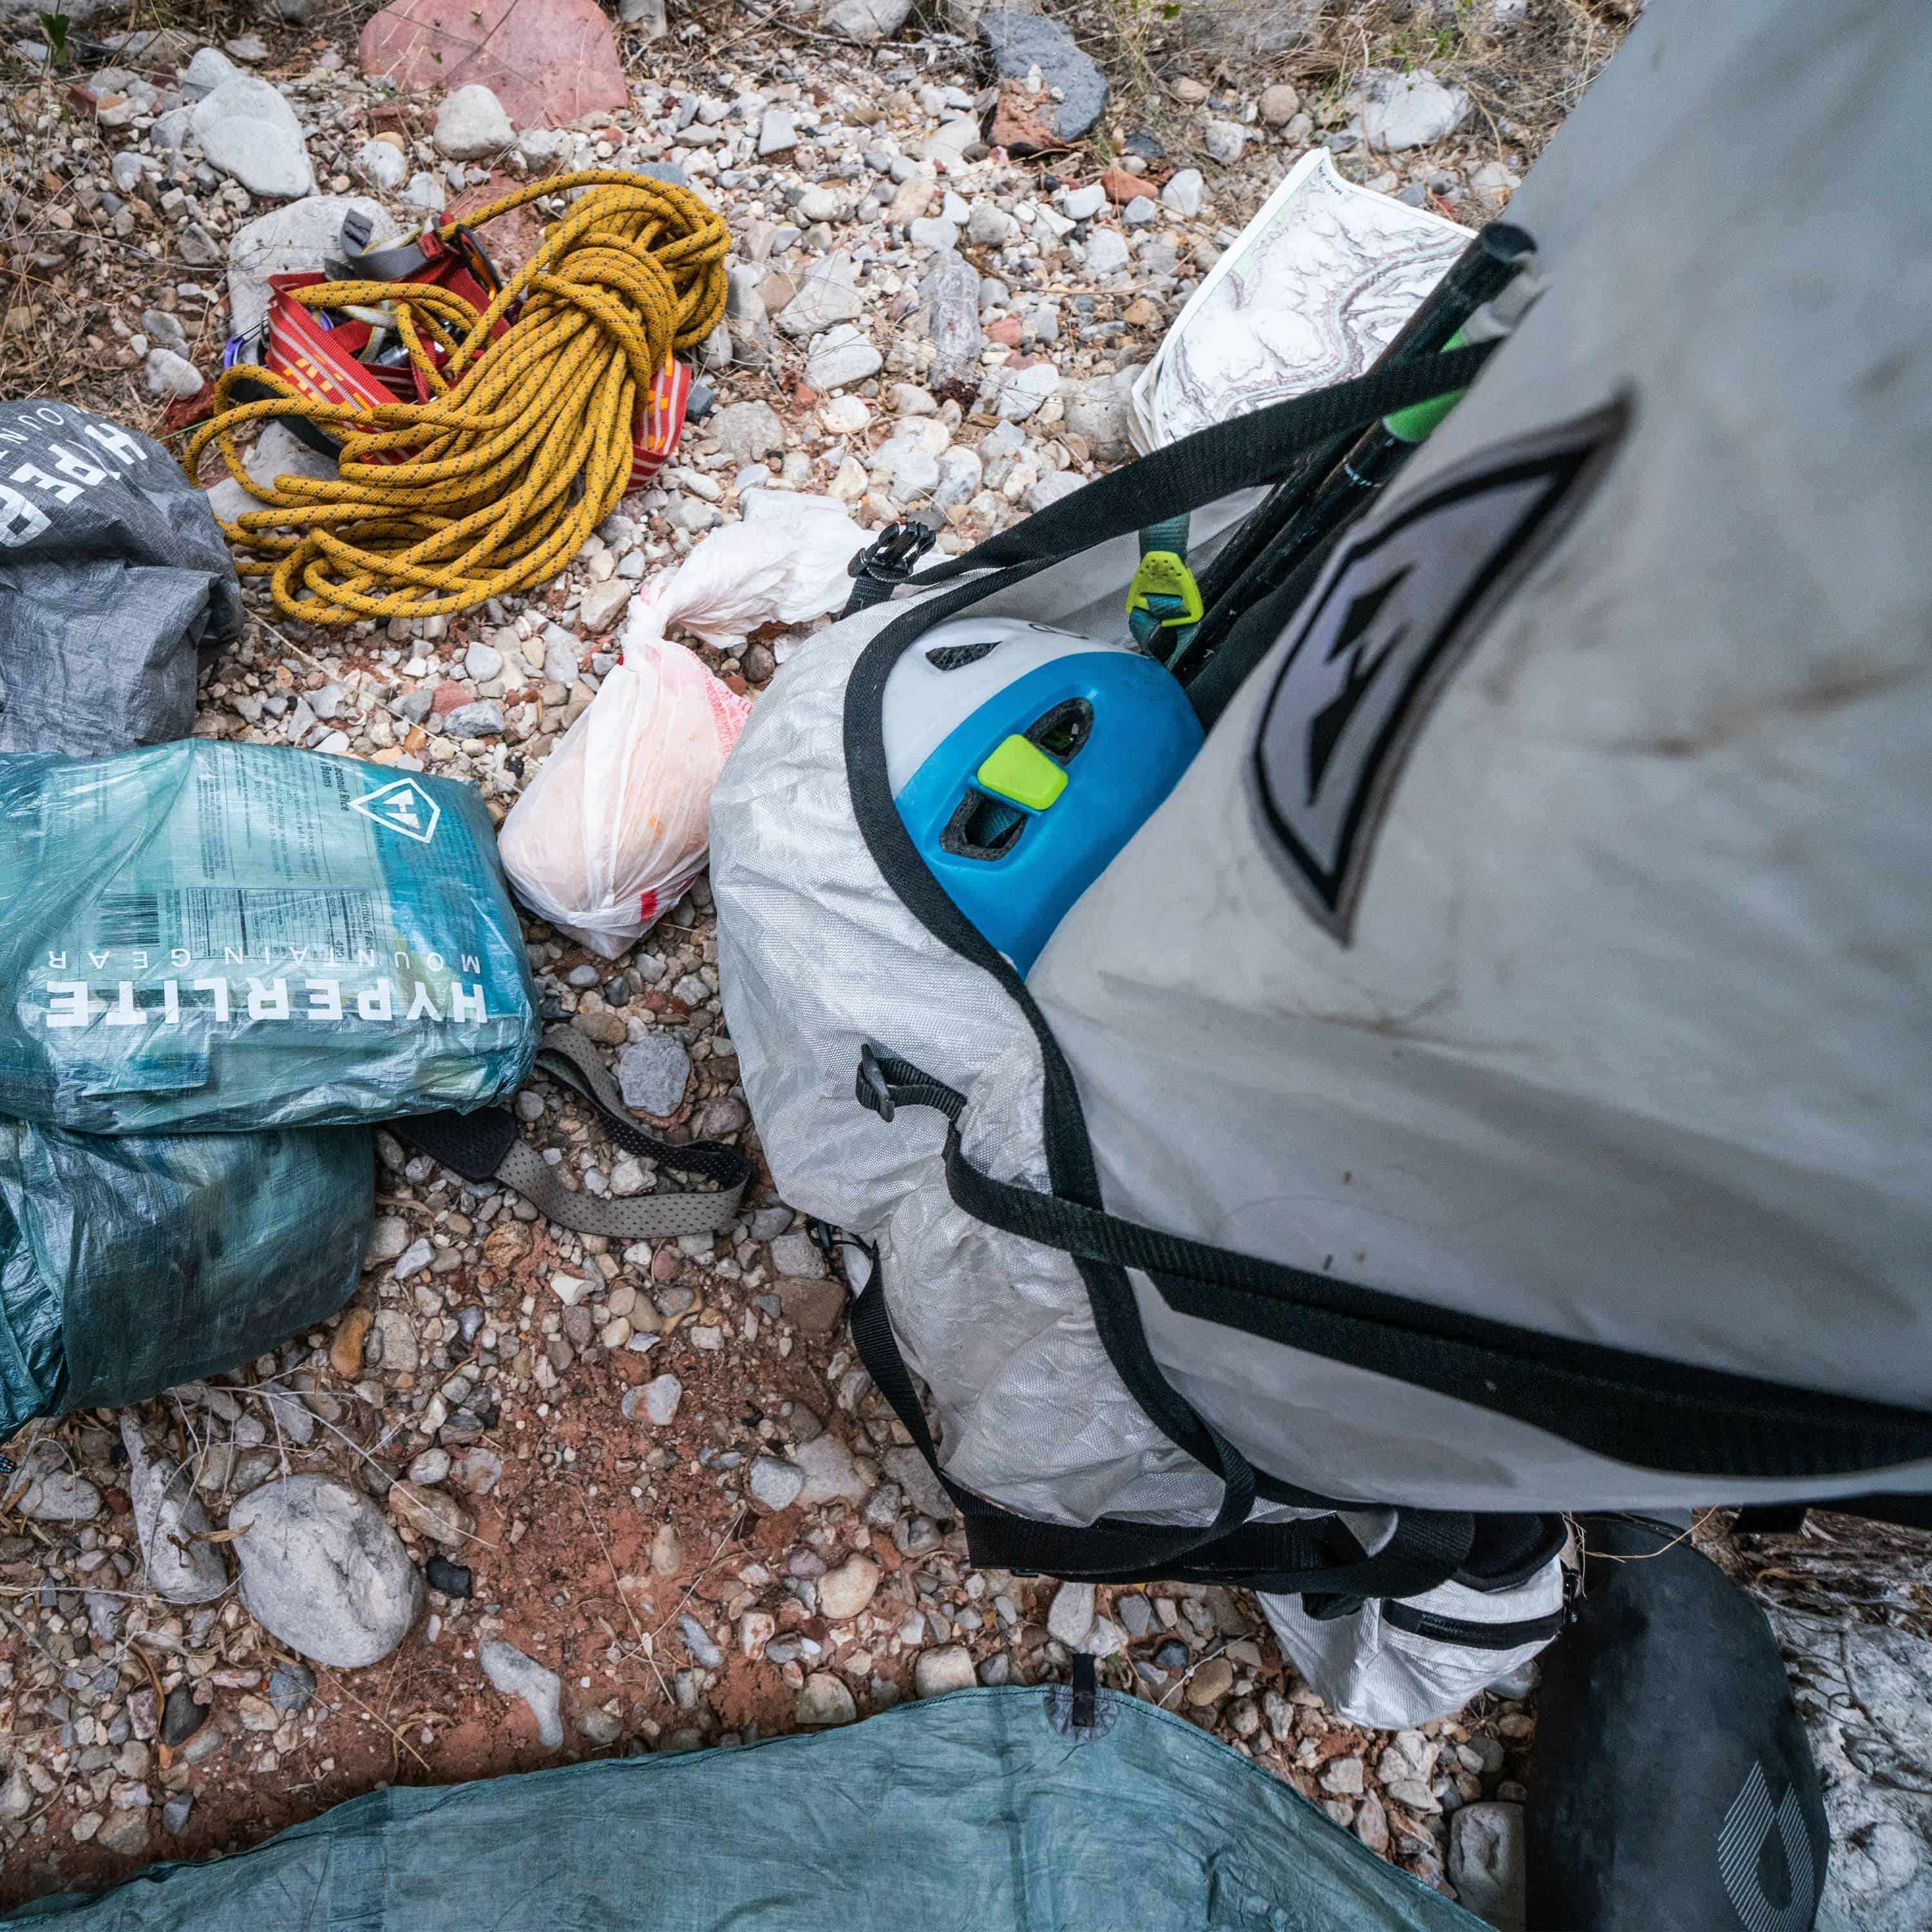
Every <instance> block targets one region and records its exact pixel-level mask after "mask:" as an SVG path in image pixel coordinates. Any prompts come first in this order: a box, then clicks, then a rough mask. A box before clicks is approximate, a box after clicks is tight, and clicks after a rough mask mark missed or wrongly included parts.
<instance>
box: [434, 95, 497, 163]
mask: <svg viewBox="0 0 1932 1932" xmlns="http://www.w3.org/2000/svg"><path fill="white" fill-rule="evenodd" d="M434 139H435V142H436V148H437V153H438V154H443V155H446V156H447V157H449V159H450V160H453V161H481V160H488V159H489V158H490V156H491V155H493V154H501V153H502V151H503V150H504V149H505V148H509V147H513V146H514V145H515V144H516V139H517V130H515V129H514V127H511V125H510V117H509V116H508V115H507V114H505V113H504V112H503V104H502V102H501V101H499V100H498V99H497V98H496V95H493V93H491V92H490V90H489V89H488V88H487V87H484V86H481V85H479V84H478V83H473V82H472V83H471V84H470V85H469V86H467V87H459V88H458V89H456V90H455V92H453V93H452V94H450V95H447V96H446V98H445V99H444V101H443V105H442V106H441V107H439V108H438V109H437V114H436V133H435V136H434Z"/></svg>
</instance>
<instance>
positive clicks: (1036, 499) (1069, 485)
mask: <svg viewBox="0 0 1932 1932" xmlns="http://www.w3.org/2000/svg"><path fill="white" fill-rule="evenodd" d="M1085 480H1086V479H1085V478H1084V477H1080V476H1076V475H1074V474H1073V472H1072V471H1070V470H1067V469H1050V470H1049V471H1048V472H1047V473H1046V475H1044V476H1043V477H1042V478H1040V481H1038V482H1037V483H1036V484H1034V486H1033V487H1032V488H1031V490H1028V492H1027V493H1026V506H1027V508H1028V509H1029V510H1043V509H1045V508H1046V507H1047V505H1049V504H1050V503H1057V502H1059V501H1060V499H1061V498H1062V497H1063V496H1072V495H1073V493H1074V491H1075V490H1078V489H1079V488H1080V487H1082V484H1084V483H1085Z"/></svg>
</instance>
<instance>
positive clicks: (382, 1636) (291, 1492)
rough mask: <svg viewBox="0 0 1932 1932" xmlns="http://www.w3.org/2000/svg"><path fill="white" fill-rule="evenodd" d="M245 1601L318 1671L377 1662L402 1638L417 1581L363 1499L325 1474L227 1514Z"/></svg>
mask: <svg viewBox="0 0 1932 1932" xmlns="http://www.w3.org/2000/svg"><path fill="white" fill-rule="evenodd" d="M228 1526H229V1529H236V1530H240V1531H242V1532H245V1533H244V1534H243V1535H241V1536H240V1537H239V1538H237V1539H236V1541H235V1543H234V1544H233V1546H232V1547H233V1550H234V1551H235V1553H236V1557H237V1559H238V1560H239V1562H240V1564H241V1566H242V1601H243V1602H244V1604H246V1605H247V1607H248V1611H249V1613H250V1614H251V1616H254V1619H255V1620H256V1621H257V1622H258V1623H259V1624H260V1625H261V1626H262V1627H263V1629H264V1630H266V1631H268V1633H269V1635H270V1636H271V1637H276V1638H278V1639H280V1640H281V1642H282V1643H285V1644H287V1646H288V1647H289V1648H290V1649H291V1650H293V1651H296V1652H299V1654H300V1655H302V1656H304V1657H307V1658H313V1659H314V1661H316V1662H317V1663H318V1664H332V1665H335V1667H338V1668H339V1669H342V1670H354V1669H357V1668H359V1667H361V1666H362V1665H364V1664H375V1663H378V1662H380V1661H381V1660H382V1659H383V1658H386V1657H387V1656H388V1655H389V1653H390V1652H391V1651H392V1650H394V1649H395V1647H396V1646H397V1645H398V1644H399V1643H401V1642H402V1640H403V1639H404V1637H405V1636H406V1635H407V1633H408V1631H409V1628H410V1625H412V1624H413V1623H414V1622H416V1613H417V1612H418V1611H419V1610H420V1609H421V1608H422V1580H421V1579H420V1578H419V1577H418V1576H417V1574H416V1568H415V1566H414V1565H413V1564H412V1563H411V1562H410V1559H409V1556H408V1553H407V1551H406V1550H404V1547H403V1544H402V1540H401V1538H400V1537H398V1535H397V1534H396V1532H395V1531H394V1530H393V1529H391V1528H390V1526H389V1524H388V1523H386V1522H385V1521H384V1520H383V1517H382V1516H381V1515H380V1514H379V1512H378V1511H377V1508H376V1506H375V1505H374V1503H372V1502H371V1501H370V1500H369V1499H368V1497H367V1496H359V1495H358V1494H357V1493H356V1491H355V1490H352V1489H350V1487H349V1486H348V1485H347V1484H346V1483H342V1482H338V1481H337V1480H336V1479H335V1478H334V1477H332V1476H318V1475H296V1476H288V1477H285V1478H283V1479H282V1480H281V1481H279V1482H275V1483H269V1484H264V1485H263V1487H260V1489H257V1490H254V1491H253V1492H252V1493H250V1494H249V1495H248V1496H244V1497H243V1498H242V1500H241V1501H240V1502H238V1503H237V1504H236V1505H235V1507H234V1508H233V1511H230V1512H229V1519H228Z"/></svg>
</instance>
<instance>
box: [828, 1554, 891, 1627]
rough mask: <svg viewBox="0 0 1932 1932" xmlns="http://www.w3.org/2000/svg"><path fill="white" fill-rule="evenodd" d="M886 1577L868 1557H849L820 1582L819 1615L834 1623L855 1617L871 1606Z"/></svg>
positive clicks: (829, 1571)
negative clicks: (883, 1576)
mask: <svg viewBox="0 0 1932 1932" xmlns="http://www.w3.org/2000/svg"><path fill="white" fill-rule="evenodd" d="M881 1574H883V1573H882V1572H881V1571H880V1568H879V1566H878V1565H877V1564H876V1563H874V1562H873V1561H872V1559H871V1558H870V1557H869V1556H848V1557H847V1558H846V1559H845V1561H844V1562H843V1563H841V1564H840V1565H838V1568H836V1569H835V1570H828V1571H826V1573H825V1574H824V1575H823V1577H820V1579H819V1583H818V1608H819V1613H820V1615H821V1616H824V1617H826V1618H829V1619H830V1620H831V1621H832V1622H834V1623H838V1622H843V1621H844V1619H846V1618H847V1617H856V1616H857V1615H858V1614H859V1612H860V1611H861V1610H863V1609H864V1608H865V1606H866V1605H867V1604H869V1603H870V1602H871V1601H872V1598H873V1596H874V1594H875V1593H876V1592H877V1589H878V1587H879V1578H880V1575H881Z"/></svg>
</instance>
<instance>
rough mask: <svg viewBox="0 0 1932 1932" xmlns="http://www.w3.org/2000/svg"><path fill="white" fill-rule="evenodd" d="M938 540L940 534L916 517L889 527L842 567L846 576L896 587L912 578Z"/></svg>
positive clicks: (905, 519) (902, 520)
mask: <svg viewBox="0 0 1932 1932" xmlns="http://www.w3.org/2000/svg"><path fill="white" fill-rule="evenodd" d="M938 540H939V532H938V531H937V530H935V529H933V528H932V526H931V525H930V524H927V523H921V522H920V521H919V519H918V518H917V517H898V518H896V519H895V520H893V521H892V522H891V523H888V524H887V525H886V526H885V528H884V529H882V530H881V531H880V532H879V534H878V535H877V536H876V537H874V538H873V539H872V541H871V543H869V544H867V545H866V547H865V548H864V549H863V550H861V551H860V552H859V554H858V555H857V556H855V557H854V558H853V559H852V561H851V562H850V563H848V564H847V565H846V566H845V574H846V575H847V577H871V578H874V580H877V581H878V582H880V583H888V584H891V585H892V586H895V587H896V586H898V585H899V584H901V583H904V582H905V581H906V580H907V578H908V577H910V576H911V575H912V573H913V567H914V566H915V565H916V564H917V563H918V562H919V559H920V558H921V557H922V556H925V554H926V552H927V551H928V550H930V549H932V546H933V545H934V544H935V543H936V542H937V541H938Z"/></svg>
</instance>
